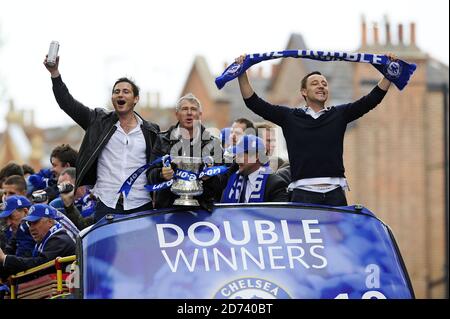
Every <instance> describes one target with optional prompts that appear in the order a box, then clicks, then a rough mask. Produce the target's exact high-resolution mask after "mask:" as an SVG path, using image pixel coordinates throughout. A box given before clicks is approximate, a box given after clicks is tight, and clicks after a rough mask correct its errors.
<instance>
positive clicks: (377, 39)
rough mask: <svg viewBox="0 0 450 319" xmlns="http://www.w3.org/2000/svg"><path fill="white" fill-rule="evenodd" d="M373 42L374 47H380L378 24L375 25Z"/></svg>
mask: <svg viewBox="0 0 450 319" xmlns="http://www.w3.org/2000/svg"><path fill="white" fill-rule="evenodd" d="M373 42H374V45H378V44H379V43H380V42H379V38H378V25H377V23H376V22H374V23H373Z"/></svg>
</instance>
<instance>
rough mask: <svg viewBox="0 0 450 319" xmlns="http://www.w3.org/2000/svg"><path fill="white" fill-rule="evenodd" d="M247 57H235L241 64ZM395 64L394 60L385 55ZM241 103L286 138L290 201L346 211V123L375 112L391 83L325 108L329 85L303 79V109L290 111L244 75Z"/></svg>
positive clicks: (313, 76)
mask: <svg viewBox="0 0 450 319" xmlns="http://www.w3.org/2000/svg"><path fill="white" fill-rule="evenodd" d="M245 57H246V55H241V56H240V57H238V58H236V60H235V62H236V63H238V64H242V63H243V61H244V59H245ZM388 57H389V58H390V59H391V60H396V57H394V56H393V55H388ZM238 81H239V87H240V90H241V94H242V97H243V99H244V102H245V104H246V105H247V107H248V108H249V109H251V110H252V111H253V112H255V113H256V114H258V115H260V116H261V117H263V118H264V119H266V120H268V121H271V122H273V123H275V124H277V125H279V126H280V127H281V128H282V129H283V134H284V137H285V139H286V143H287V149H288V156H289V162H290V164H291V176H292V182H291V183H290V184H289V190H292V198H291V201H293V202H303V203H314V204H323V205H331V206H346V205H347V200H346V197H345V192H344V190H345V189H347V188H348V186H347V181H346V179H345V175H344V172H345V170H344V162H343V146H344V133H345V130H346V128H347V124H348V123H350V122H352V121H354V120H356V119H358V118H359V117H361V116H363V115H364V114H365V113H367V112H369V111H370V110H372V109H373V108H374V107H376V106H377V105H378V104H379V103H380V102H381V101H382V100H383V98H384V96H385V95H386V92H387V91H388V89H389V87H390V85H391V82H390V81H389V80H388V79H387V78H385V77H383V78H382V79H381V80H380V81H379V82H378V85H377V86H375V88H374V89H373V90H372V91H371V92H370V93H369V94H368V95H366V96H364V97H362V98H360V99H359V100H357V101H355V102H353V103H348V104H342V105H337V106H332V107H325V102H326V101H327V99H328V82H327V79H326V78H325V76H323V75H322V74H321V73H320V72H317V71H316V72H312V73H310V74H307V75H306V76H305V77H304V78H303V79H302V81H301V87H300V93H301V95H302V96H303V98H304V99H305V101H306V106H304V107H300V108H290V107H286V106H278V105H272V104H270V103H268V102H266V101H264V100H263V99H261V98H260V97H258V95H256V93H255V92H254V91H253V88H252V86H251V85H250V82H249V80H248V77H247V74H246V72H244V73H243V74H241V75H240V76H239V78H238Z"/></svg>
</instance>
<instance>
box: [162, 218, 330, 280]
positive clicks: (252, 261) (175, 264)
mask: <svg viewBox="0 0 450 319" xmlns="http://www.w3.org/2000/svg"><path fill="white" fill-rule="evenodd" d="M222 223H223V225H221V224H218V225H216V224H214V223H212V222H207V221H201V222H196V223H193V224H192V225H191V226H190V227H189V228H188V230H187V232H186V233H185V232H184V231H183V230H182V228H181V227H179V226H178V225H175V224H157V225H156V232H157V236H158V241H159V246H160V248H161V253H162V255H163V257H164V259H165V260H166V262H167V264H168V266H169V268H170V269H171V271H172V272H176V271H178V270H179V269H180V267H181V268H182V269H187V270H188V271H190V272H193V271H195V270H196V269H197V268H199V269H201V270H204V271H206V272H209V271H217V272H218V271H221V270H224V269H229V270H232V271H239V270H251V269H255V268H256V269H261V270H264V269H273V270H282V269H286V268H290V269H296V268H299V267H301V268H304V269H310V268H311V267H312V268H314V269H323V268H325V267H326V266H327V265H328V262H327V259H326V258H325V247H324V246H323V245H318V244H322V243H323V239H322V238H321V236H320V235H321V233H320V228H319V221H318V220H316V219H311V220H309V219H305V220H299V221H298V222H295V223H294V222H293V221H289V222H288V221H287V220H281V221H280V222H279V223H275V222H273V221H270V220H253V221H248V220H242V221H238V222H237V221H233V222H231V221H228V220H225V221H223V222H222ZM294 234H295V235H294ZM252 238H253V239H252ZM185 241H188V243H192V245H190V244H188V243H185ZM183 243H184V244H188V245H187V246H184V245H183V246H181V245H182V244H183ZM196 246H197V247H196ZM213 246H214V247H213ZM176 247H179V248H176ZM181 247H183V248H181ZM187 247H189V248H187Z"/></svg>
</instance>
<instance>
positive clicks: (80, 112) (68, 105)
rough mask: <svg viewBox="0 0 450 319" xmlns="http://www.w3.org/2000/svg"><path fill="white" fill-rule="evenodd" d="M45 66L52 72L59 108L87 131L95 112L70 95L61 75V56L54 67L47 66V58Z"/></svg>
mask: <svg viewBox="0 0 450 319" xmlns="http://www.w3.org/2000/svg"><path fill="white" fill-rule="evenodd" d="M44 66H45V68H46V69H47V70H48V72H50V76H51V78H52V83H53V94H54V95H55V99H56V102H57V103H58V105H59V107H60V108H61V109H62V110H63V111H64V112H66V114H67V115H69V116H70V117H71V118H72V119H73V120H74V121H75V122H76V123H77V124H78V125H80V126H81V127H82V128H83V129H84V130H87V128H88V126H89V123H90V120H91V116H94V110H91V109H90V108H88V107H87V106H85V105H83V104H82V103H80V102H78V101H77V100H75V99H74V98H73V96H72V95H71V94H70V92H69V89H68V88H67V86H66V85H65V84H64V82H63V81H62V78H61V74H60V73H59V56H58V57H57V58H56V63H55V65H54V66H49V65H48V64H47V56H46V57H45V60H44Z"/></svg>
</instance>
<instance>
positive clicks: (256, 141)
mask: <svg viewBox="0 0 450 319" xmlns="http://www.w3.org/2000/svg"><path fill="white" fill-rule="evenodd" d="M247 152H254V153H255V154H256V153H258V154H265V153H266V147H265V146H264V142H263V140H262V139H261V138H259V137H257V136H255V135H243V136H242V137H241V138H240V139H239V142H238V143H237V144H236V146H234V147H233V154H235V155H236V154H242V153H247Z"/></svg>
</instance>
